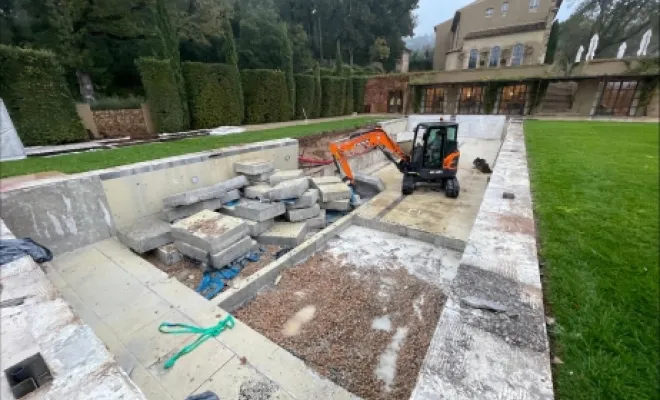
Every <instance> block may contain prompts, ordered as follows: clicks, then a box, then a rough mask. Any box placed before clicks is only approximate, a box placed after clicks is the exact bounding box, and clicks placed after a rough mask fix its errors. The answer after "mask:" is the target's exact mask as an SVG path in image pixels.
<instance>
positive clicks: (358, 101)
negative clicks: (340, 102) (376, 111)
mask: <svg viewBox="0 0 660 400" xmlns="http://www.w3.org/2000/svg"><path fill="white" fill-rule="evenodd" d="M352 80H353V111H355V112H358V113H361V112H363V111H364V88H365V87H366V86H367V80H369V78H366V77H361V76H360V77H353V78H352Z"/></svg>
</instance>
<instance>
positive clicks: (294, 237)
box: [256, 222, 307, 247]
mask: <svg viewBox="0 0 660 400" xmlns="http://www.w3.org/2000/svg"><path fill="white" fill-rule="evenodd" d="M306 233H307V223H305V222H276V223H275V225H273V227H272V228H270V229H269V230H267V231H266V232H264V233H262V234H261V235H259V236H257V238H256V239H257V242H259V243H261V244H265V245H270V244H272V245H276V246H282V247H296V246H298V245H299V244H300V243H302V242H303V241H304V240H305V234H306Z"/></svg>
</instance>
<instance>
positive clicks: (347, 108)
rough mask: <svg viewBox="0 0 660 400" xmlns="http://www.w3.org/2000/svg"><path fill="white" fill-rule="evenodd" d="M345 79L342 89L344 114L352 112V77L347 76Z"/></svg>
mask: <svg viewBox="0 0 660 400" xmlns="http://www.w3.org/2000/svg"><path fill="white" fill-rule="evenodd" d="M345 80H346V83H345V86H346V90H345V91H344V98H345V100H344V114H345V115H348V114H352V113H353V78H351V77H350V76H348V77H347V78H345Z"/></svg>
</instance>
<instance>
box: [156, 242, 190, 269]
mask: <svg viewBox="0 0 660 400" xmlns="http://www.w3.org/2000/svg"><path fill="white" fill-rule="evenodd" d="M155 253H156V258H157V259H158V260H159V261H160V262H162V263H163V264H165V265H172V264H176V263H178V262H179V261H181V260H182V259H183V257H182V255H181V252H180V251H179V250H177V249H176V247H174V244H172V243H170V244H166V245H165V246H160V247H159V248H157V249H156V250H155Z"/></svg>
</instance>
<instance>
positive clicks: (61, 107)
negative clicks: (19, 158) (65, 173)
mask: <svg viewBox="0 0 660 400" xmlns="http://www.w3.org/2000/svg"><path fill="white" fill-rule="evenodd" d="M0 97H1V98H2V99H3V100H4V102H5V105H6V106H7V111H9V116H10V117H11V119H12V122H13V123H14V126H15V127H16V131H17V132H18V136H19V137H20V138H21V141H22V142H23V144H24V145H26V146H41V145H53V144H62V143H71V142H81V141H84V140H86V139H87V133H86V132H85V128H83V125H82V122H81V121H80V117H78V113H77V112H76V107H75V102H74V100H73V96H71V92H70V91H69V88H68V86H67V84H66V80H65V79H64V72H63V70H62V67H61V66H60V65H59V63H58V62H57V59H56V57H55V55H54V54H53V53H50V52H48V51H42V50H28V49H21V48H18V47H9V46H4V45H0Z"/></svg>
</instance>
